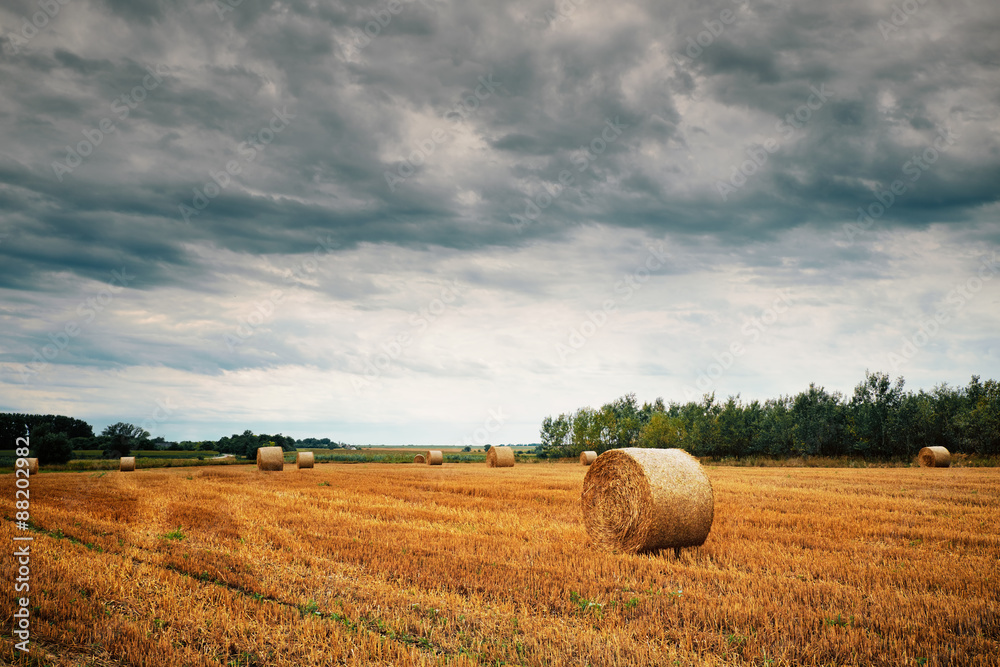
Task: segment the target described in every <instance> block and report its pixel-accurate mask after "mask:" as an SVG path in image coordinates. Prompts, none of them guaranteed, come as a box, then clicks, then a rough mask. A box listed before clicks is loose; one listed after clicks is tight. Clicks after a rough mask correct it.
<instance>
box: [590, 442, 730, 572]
mask: <svg viewBox="0 0 1000 667" xmlns="http://www.w3.org/2000/svg"><path fill="white" fill-rule="evenodd" d="M580 501H581V505H582V509H583V522H584V525H585V527H586V529H587V535H588V536H589V538H590V541H591V543H592V544H594V545H595V546H598V547H603V548H607V549H613V550H618V551H624V552H626V553H643V552H649V551H656V550H658V549H667V548H671V547H673V548H674V549H675V552H679V549H680V548H681V547H693V546H700V545H702V544H704V543H705V539H706V538H708V533H709V531H710V530H711V528H712V519H713V517H714V512H715V503H714V497H713V495H712V483H711V482H710V481H709V479H708V476H707V475H706V474H705V471H704V470H703V469H702V467H701V464H700V463H699V462H698V460H697V459H695V458H694V457H692V456H691V455H690V454H688V453H687V452H685V451H684V450H681V449H641V448H636V447H629V448H626V449H612V450H610V451H607V452H604V453H603V454H601V455H600V456H598V457H597V460H596V461H594V463H593V464H592V465H591V466H590V469H589V470H588V471H587V476H586V477H585V478H584V480H583V493H582V494H581V497H580Z"/></svg>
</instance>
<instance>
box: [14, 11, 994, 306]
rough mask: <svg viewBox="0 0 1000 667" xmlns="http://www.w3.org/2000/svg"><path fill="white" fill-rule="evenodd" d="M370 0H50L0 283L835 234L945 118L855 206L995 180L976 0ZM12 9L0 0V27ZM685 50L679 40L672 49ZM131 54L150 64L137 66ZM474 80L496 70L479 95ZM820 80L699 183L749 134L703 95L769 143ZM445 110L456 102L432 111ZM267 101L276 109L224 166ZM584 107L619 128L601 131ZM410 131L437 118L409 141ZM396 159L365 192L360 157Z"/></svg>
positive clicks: (26, 80) (963, 193)
mask: <svg viewBox="0 0 1000 667" xmlns="http://www.w3.org/2000/svg"><path fill="white" fill-rule="evenodd" d="M388 4H389V3H378V2H374V3H351V4H348V3H305V2H292V3H274V2H254V1H253V0H244V2H242V3H240V4H239V5H238V6H236V7H232V8H231V9H232V11H225V12H223V14H222V15H221V16H220V15H219V14H218V13H217V11H216V8H215V6H214V5H213V4H212V3H207V2H186V3H185V2H118V1H117V0H105V1H103V2H92V3H86V2H83V1H82V0H79V1H78V2H74V3H73V6H72V7H70V6H67V9H66V12H67V14H66V15H65V16H57V17H55V18H54V19H53V21H52V26H51V27H50V28H48V29H47V30H48V31H49V32H47V33H43V34H42V35H41V36H36V37H33V38H32V40H30V41H29V42H28V43H27V45H25V46H24V47H23V48H22V49H21V51H20V52H19V53H16V54H14V53H9V52H7V51H5V53H4V55H3V60H2V61H0V83H2V85H3V87H4V89H5V93H6V94H5V98H6V101H5V102H4V103H3V104H2V105H0V114H2V117H3V119H4V123H3V128H4V129H3V130H2V133H3V143H2V145H3V149H2V150H0V154H2V162H0V183H2V185H0V201H2V202H3V209H2V213H0V224H2V225H3V227H4V229H5V230H8V233H12V232H13V234H14V235H13V237H12V239H11V240H10V241H9V242H7V243H3V244H0V255H2V263H0V265H2V268H0V281H2V283H3V284H4V285H6V286H17V287H19V288H22V289H24V288H30V286H31V285H33V284H34V285H42V284H44V282H43V281H39V280H38V279H37V274H42V273H45V272H48V271H54V270H69V271H71V272H75V273H78V274H79V275H82V276H87V277H95V276H97V275H100V274H101V273H102V272H103V271H106V270H109V269H110V267H113V266H116V265H118V264H120V263H121V262H129V263H139V262H142V263H145V264H146V265H147V267H148V270H147V271H145V272H144V274H143V278H142V281H143V282H142V283H141V284H143V285H147V286H151V285H153V284H158V283H163V284H171V283H175V282H177V281H182V280H183V278H182V277H181V276H183V275H187V274H188V273H189V272H190V271H191V270H198V271H200V270H203V269H200V268H197V266H198V263H197V262H196V261H193V260H192V259H191V258H190V251H189V249H188V248H189V247H190V245H192V244H193V245H207V246H211V247H217V248H225V249H231V250H234V251H237V252H243V253H247V254H249V255H267V254H271V253H275V254H278V253H297V252H309V251H310V250H311V249H312V247H313V246H314V245H315V239H316V238H317V237H326V236H329V237H331V238H332V239H334V240H335V241H336V243H337V244H338V247H340V248H351V247H354V246H355V245H356V244H358V243H363V242H390V243H397V244H403V245H413V246H416V247H426V246H434V245H443V246H449V247H456V248H475V247H482V246H490V245H494V244H500V245H511V244H521V243H525V242H527V241H530V240H531V239H533V238H553V237H558V236H559V235H560V234H562V233H564V231H565V230H569V229H573V228H575V227H576V226H578V225H580V224H583V223H587V222H600V223H604V224H608V225H613V226H614V225H620V226H630V227H639V228H643V229H648V230H650V231H651V232H654V233H657V232H658V233H665V232H666V233H680V234H688V233H690V234H704V233H707V234H710V235H714V236H715V237H716V238H717V240H718V241H719V242H720V243H722V244H724V245H725V244H729V243H741V242H745V241H746V240H751V239H757V238H761V239H763V238H768V237H771V236H773V235H775V234H779V233H781V232H782V231H783V230H788V229H791V228H794V227H797V226H800V225H806V224H812V225H820V226H828V227H829V229H830V230H831V234H837V233H839V229H840V226H841V225H842V224H843V223H844V222H850V221H852V220H853V219H854V217H855V211H856V209H857V208H858V207H859V206H865V205H867V204H868V203H869V202H870V201H872V193H873V189H877V188H879V187H882V188H885V187H888V185H889V184H890V183H892V181H893V180H894V179H898V178H900V174H901V170H902V169H903V166H904V164H905V163H906V162H907V160H909V159H911V157H912V156H913V155H914V154H915V153H916V152H917V151H919V150H923V146H925V145H927V146H929V145H931V143H932V142H933V140H934V138H935V137H936V136H937V135H938V134H940V133H941V132H942V131H944V130H945V129H951V130H952V131H954V132H956V133H957V135H958V136H959V137H960V139H959V141H958V143H957V144H956V145H955V147H954V148H953V149H951V150H949V151H948V152H947V153H944V154H942V155H941V156H940V158H939V159H938V160H937V161H936V163H935V164H934V165H933V167H932V168H930V169H927V170H926V171H925V172H922V174H921V178H920V180H919V183H918V184H915V185H914V187H913V188H912V189H911V190H910V191H909V192H908V193H907V194H906V195H905V196H902V197H899V199H898V203H896V204H895V205H894V206H893V207H892V208H891V209H890V210H889V211H887V212H886V214H885V216H884V217H883V218H882V219H881V220H880V221H879V224H880V225H925V224H927V223H930V222H942V221H946V222H960V221H963V220H968V219H972V218H973V217H974V215H975V212H976V211H977V210H980V209H981V207H983V206H984V205H987V204H990V203H993V202H995V201H996V190H995V183H996V182H997V180H998V178H997V177H998V176H1000V156H998V150H997V146H996V145H995V142H996V139H995V134H994V133H992V132H991V131H990V130H989V128H995V126H996V121H997V94H996V92H995V91H996V90H997V89H1000V86H997V85H995V84H997V83H1000V81H998V78H1000V77H998V75H997V63H998V61H1000V56H998V48H997V46H996V43H995V40H991V39H990V36H991V35H992V34H995V27H996V26H997V22H998V20H1000V18H998V16H1000V11H998V10H997V9H996V8H995V7H993V6H992V5H990V4H989V3H960V4H958V5H949V6H948V7H945V6H943V5H939V4H934V3H930V2H928V3H925V4H923V5H921V6H920V10H919V12H918V13H917V14H916V15H914V16H913V17H911V18H910V19H909V21H908V23H907V24H906V25H903V26H901V27H900V29H899V30H898V31H895V32H892V33H890V34H889V35H888V36H887V37H885V38H884V37H883V35H882V34H881V31H880V29H879V27H878V21H879V20H888V19H889V16H890V14H891V12H892V8H891V6H890V5H888V4H886V5H884V6H883V5H882V4H878V3H860V2H855V3H848V4H837V5H830V4H829V3H820V2H813V3H809V4H801V3H795V4H789V3H767V2H759V3H758V2H749V3H734V2H727V1H720V2H714V3H709V4H702V3H691V4H687V5H685V4H683V3H674V4H671V5H661V4H660V3H651V4H649V5H648V6H645V5H643V4H641V3H637V4H635V5H633V6H631V7H629V8H628V9H627V10H625V9H624V8H622V7H614V8H613V7H600V6H592V7H590V6H585V7H583V8H581V9H579V10H577V11H576V12H575V13H573V14H571V15H569V16H567V17H566V18H562V19H560V20H558V21H555V22H550V21H549V19H548V18H546V11H547V10H548V11H552V10H553V9H554V6H553V5H552V4H551V3H545V2H537V3H534V2H521V3H512V4H508V3H487V4H482V5H472V6H469V5H462V4H458V5H455V4H450V3H443V2H433V1H430V0H428V1H427V2H404V3H401V4H400V5H394V7H396V8H397V9H398V11H397V12H395V13H391V12H389V10H388V9H387V7H388ZM32 6H33V5H30V4H28V3H20V4H15V5H13V6H12V11H10V12H9V16H11V17H12V18H13V19H14V22H12V23H11V24H10V25H12V26H17V25H18V24H19V17H20V16H22V15H26V14H27V12H29V10H30V9H31V7H32ZM71 9H72V10H73V11H74V12H77V17H81V16H83V17H86V18H87V21H79V22H77V23H74V22H73V20H72V19H73V17H71V16H70V15H69V12H70V10H71ZM724 12H729V14H724ZM387 17H388V18H387ZM724 17H725V18H728V19H731V20H728V21H727V22H725V23H723V22H722V18H724ZM549 18H551V16H550V17H549ZM373 22H374V23H373ZM5 25H6V24H5ZM112 26H114V29H113V30H112ZM372 26H376V28H377V29H376V28H373V27H372ZM720 26H722V27H721V29H720ZM366 29H367V30H368V33H367V34H366V33H365V31H366ZM8 31H10V29H8ZM373 33H374V34H373ZM715 33H718V34H715ZM706 35H707V36H708V37H706ZM57 37H58V39H57ZM95 40H99V41H104V42H107V43H103V44H99V45H97V46H95ZM699 40H700V41H699ZM119 41H120V42H121V44H122V45H123V47H122V49H116V48H115V46H114V44H115V42H119ZM706 42H707V43H706ZM691 44H699V45H701V44H704V45H703V46H699V47H698V48H699V49H700V51H698V53H697V54H695V57H691V53H693V51H688V52H687V54H686V50H687V49H689V47H690V45H691ZM157 67H160V68H162V69H160V70H157V69H156V68H157ZM149 68H153V70H155V71H158V72H162V74H161V75H160V76H158V77H157V78H158V79H159V81H158V82H157V83H156V86H155V87H152V88H151V87H149V86H146V87H145V88H143V81H146V82H149V81H150V79H148V75H149V74H150V71H151V70H150V69H149ZM481 77H492V79H491V80H495V81H496V82H498V83H499V84H500V85H501V87H500V88H499V89H498V90H496V91H494V92H492V93H491V95H490V96H489V97H488V98H486V99H482V100H478V99H477V98H476V97H475V92H476V90H477V87H478V86H479V85H480V84H479V82H480V80H481ZM823 85H825V86H827V88H828V89H829V90H831V91H833V93H832V94H831V95H830V99H829V100H828V101H826V102H825V103H824V104H823V106H822V107H821V108H820V109H818V110H816V111H815V112H814V113H812V115H811V117H810V118H809V120H808V122H806V123H804V124H803V126H802V128H801V130H800V131H799V132H798V133H797V135H796V137H795V139H794V141H782V143H781V148H780V150H779V151H778V152H776V153H775V154H773V155H770V156H769V159H768V162H767V164H766V165H764V166H763V167H762V168H760V170H759V173H756V174H755V175H754V176H753V177H752V178H751V179H748V182H747V184H746V185H745V186H741V187H740V188H739V189H738V191H736V192H735V193H733V194H732V196H730V197H728V198H726V199H725V200H723V199H722V198H720V196H719V195H718V194H717V189H718V188H717V183H718V182H719V181H723V182H725V181H726V179H727V178H728V177H729V175H730V174H731V173H732V171H733V169H734V168H737V167H738V166H739V165H740V164H741V163H742V162H743V161H744V160H745V159H746V155H745V151H746V150H748V149H751V148H752V147H753V146H755V145H757V143H758V142H759V141H760V138H759V136H757V137H756V138H749V137H748V138H746V139H745V140H743V141H741V140H740V137H739V136H736V137H727V136H724V135H723V132H724V131H725V126H724V124H721V123H723V121H721V120H720V119H721V115H720V114H722V113H732V114H735V115H737V116H739V115H740V114H746V118H747V119H751V120H752V122H753V123H754V124H755V127H756V128H757V129H756V130H755V135H761V133H763V135H764V136H773V137H776V138H781V136H780V135H779V134H778V131H777V130H775V129H773V128H774V127H775V126H776V124H777V123H779V122H780V121H781V119H782V118H784V117H786V116H787V115H788V114H794V113H795V111H796V109H797V108H800V107H801V105H803V104H804V103H805V102H806V100H807V99H808V97H809V95H810V94H811V93H810V91H811V90H812V88H811V87H819V86H823ZM478 89H479V90H480V91H482V88H481V87H480V88H478ZM991 90H992V91H993V92H992V93H991V92H989V91H991ZM976 91H979V92H978V93H977V92H976ZM134 92H138V94H141V95H142V97H143V99H142V100H137V99H135V97H129V96H130V95H132V94H133V93H134ZM887 95H888V96H889V98H887V97H886V96H887ZM123 96H124V97H125V98H127V99H126V102H127V106H128V115H127V117H124V118H123V117H121V116H120V113H121V110H122V109H123V108H124V107H123V106H122V103H121V102H120V100H122V99H123ZM890 98H891V99H890ZM463 100H465V101H466V102H463ZM116 101H119V102H118V103H117V104H116ZM468 101H471V102H473V103H475V105H476V106H475V108H473V107H472V106H471V105H470V104H469V103H468ZM463 104H466V106H462V105H463ZM456 108H459V109H462V117H461V123H453V122H451V121H450V120H449V119H448V117H446V114H447V113H448V112H449V110H454V109H456ZM693 108H698V109H701V110H702V111H699V112H697V113H695V112H692V111H682V109H693ZM115 109H118V111H115ZM283 109H284V110H286V113H287V114H289V115H291V116H294V117H293V118H292V119H291V120H289V121H288V125H287V128H285V129H284V130H283V131H282V132H281V133H280V134H278V133H273V137H272V140H271V141H270V142H269V143H268V144H267V145H265V146H261V147H259V150H258V151H257V152H256V156H255V157H254V159H253V160H250V161H247V160H245V159H243V160H242V161H241V146H243V147H245V146H247V144H246V143H245V142H247V140H248V138H250V137H257V139H258V140H260V138H261V135H260V133H261V131H262V130H264V131H265V133H266V129H265V128H267V125H268V123H269V121H270V120H271V119H272V117H273V115H274V113H275V111H276V110H277V111H279V112H280V111H281V110H283ZM452 118H454V116H453V117H452ZM102 119H109V120H110V121H112V122H113V123H114V126H115V129H114V131H113V132H112V133H109V134H107V135H106V136H104V138H103V142H102V144H101V145H99V146H96V147H94V149H93V154H92V155H91V156H89V157H86V158H85V160H84V161H83V164H81V165H80V166H79V167H78V168H76V169H74V170H73V171H72V173H68V174H64V175H63V178H62V180H61V181H60V180H59V179H58V178H57V176H58V174H56V173H54V170H53V163H54V162H56V161H65V160H66V158H67V152H68V151H67V146H68V147H70V148H73V147H76V146H78V145H80V142H82V141H84V140H85V138H86V136H87V135H86V134H84V133H85V132H89V133H90V135H91V136H95V135H94V132H95V131H97V130H96V128H99V126H100V123H101V121H102ZM616 119H617V120H616ZM609 120H610V121H613V122H618V123H621V124H622V125H626V126H628V127H627V129H625V130H624V131H623V132H622V134H621V135H620V137H617V138H616V140H615V141H613V142H610V141H607V142H602V141H600V140H598V139H599V137H600V133H601V131H602V129H603V128H604V127H606V126H605V123H606V121H609ZM747 122H750V120H748V121H747ZM435 130H439V131H440V132H442V133H444V134H445V135H446V137H447V138H446V139H445V140H443V141H441V142H434V141H433V140H431V139H429V137H431V136H432V133H433V132H434V131H435ZM699 137H700V138H699ZM695 138H697V141H694V140H695ZM428 141H431V144H428V143H427V142H428ZM692 141H694V143H692ZM917 143H919V144H921V145H917ZM421 145H423V146H425V147H426V146H428V145H430V146H432V147H433V148H434V151H433V152H432V153H430V152H428V153H427V154H426V155H425V154H424V153H423V152H421V148H420V147H421ZM591 146H596V147H598V148H600V152H599V153H596V152H594V153H592V154H589V155H588V153H587V151H588V147H591ZM707 149H710V150H707ZM590 150H592V151H594V150H596V149H590ZM650 151H657V154H658V155H660V156H661V159H659V160H654V159H650V158H648V157H644V156H645V155H646V154H647V153H649V152H650ZM682 153H687V155H686V157H685V159H686V160H688V162H689V164H691V165H695V166H696V171H697V173H694V172H692V170H691V168H690V167H682V166H681V165H680V164H678V163H677V161H676V157H677V156H680V155H681V154H682ZM243 154H244V155H245V154H246V151H243ZM584 157H585V158H586V162H587V168H586V169H583V170H580V169H578V168H577V166H578V165H580V164H582V162H581V160H582V159H583V158H584ZM233 160H236V161H237V162H240V165H239V166H240V167H241V173H240V174H233V175H231V176H230V177H229V179H228V184H227V185H226V186H225V187H222V188H220V189H221V192H220V193H219V194H218V195H217V196H216V197H213V198H211V201H210V202H209V203H208V205H207V206H206V207H205V208H204V209H203V210H199V212H198V213H197V215H195V216H193V217H191V218H190V221H189V222H187V221H185V220H183V219H182V218H183V216H182V214H181V213H180V212H179V207H180V206H181V205H186V206H192V202H193V200H194V199H195V198H196V196H197V193H196V191H202V192H204V189H205V186H206V184H207V183H210V182H211V173H215V174H219V173H220V172H223V171H224V170H225V168H226V164H227V163H228V162H230V161H233ZM416 162H419V163H420V164H415V163H416ZM408 167H411V168H412V172H413V175H412V176H408V177H406V178H405V179H404V180H403V182H402V183H401V184H399V185H398V186H397V187H394V188H391V187H390V186H389V184H387V181H386V173H387V172H388V173H390V174H398V173H399V172H400V170H401V169H402V170H404V171H405V170H406V169H407V168H408ZM566 170H569V171H570V172H571V173H572V175H573V183H572V185H571V186H570V187H567V188H565V189H564V190H563V191H562V192H561V193H560V195H559V196H557V197H555V200H554V201H553V202H552V203H551V204H550V205H548V206H546V207H545V210H544V211H542V212H541V215H540V216H539V218H538V220H537V221H536V222H535V223H534V224H530V225H527V226H524V227H523V228H516V227H515V225H514V224H513V222H512V217H511V215H512V214H521V213H523V211H524V210H525V207H526V203H525V202H526V199H527V200H531V201H534V202H537V201H539V197H541V198H542V199H541V201H545V200H544V197H545V194H544V193H549V194H550V195H551V193H552V192H553V191H554V188H555V187H556V186H557V185H558V184H559V176H560V173H561V172H564V171H566ZM917 185H919V187H917ZM467 192H474V193H476V195H477V197H476V198H474V199H469V198H468V197H465V198H463V196H464V195H463V193H467ZM463 202H465V203H463ZM42 239H45V241H44V242H42V241H41V240H42ZM33 276H35V277H33Z"/></svg>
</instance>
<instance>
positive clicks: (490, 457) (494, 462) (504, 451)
mask: <svg viewBox="0 0 1000 667" xmlns="http://www.w3.org/2000/svg"><path fill="white" fill-rule="evenodd" d="M486 465H487V466H488V467H490V468H513V467H514V450H513V449H511V448H510V447H490V451H488V452H486Z"/></svg>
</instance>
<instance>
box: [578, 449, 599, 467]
mask: <svg viewBox="0 0 1000 667" xmlns="http://www.w3.org/2000/svg"><path fill="white" fill-rule="evenodd" d="M596 460H597V452H592V451H586V452H581V454H580V463H581V464H583V465H585V466H589V465H590V464H591V463H593V462H594V461H596Z"/></svg>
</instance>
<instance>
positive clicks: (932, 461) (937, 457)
mask: <svg viewBox="0 0 1000 667" xmlns="http://www.w3.org/2000/svg"><path fill="white" fill-rule="evenodd" d="M917 460H918V461H919V462H920V465H922V466H923V467H925V468H947V467H948V466H950V465H951V452H949V451H948V450H947V449H946V448H945V447H924V448H923V449H921V450H920V453H919V454H917Z"/></svg>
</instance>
